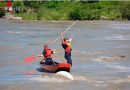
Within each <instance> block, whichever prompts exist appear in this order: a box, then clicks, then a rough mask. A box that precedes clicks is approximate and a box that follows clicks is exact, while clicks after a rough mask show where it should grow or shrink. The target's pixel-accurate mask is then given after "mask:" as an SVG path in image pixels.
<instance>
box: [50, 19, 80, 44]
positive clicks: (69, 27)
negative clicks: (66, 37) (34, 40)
mask: <svg viewBox="0 0 130 90" xmlns="http://www.w3.org/2000/svg"><path fill="white" fill-rule="evenodd" d="M77 21H78V20H76V21H75V22H73V23H72V24H71V25H70V26H69V27H68V28H67V29H66V30H65V31H63V32H62V33H61V34H60V35H59V36H58V37H57V38H56V39H55V40H54V41H53V42H52V43H51V45H53V44H54V43H55V42H56V41H57V40H58V39H59V38H60V37H61V36H62V35H63V34H64V33H65V32H67V31H68V30H69V29H70V28H71V27H72V26H73V25H74V24H75V23H76V22H77Z"/></svg>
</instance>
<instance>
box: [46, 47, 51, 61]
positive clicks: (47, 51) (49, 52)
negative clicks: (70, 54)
mask: <svg viewBox="0 0 130 90" xmlns="http://www.w3.org/2000/svg"><path fill="white" fill-rule="evenodd" d="M44 50H45V54H44V58H45V59H46V58H51V54H52V50H51V49H49V48H48V49H44Z"/></svg>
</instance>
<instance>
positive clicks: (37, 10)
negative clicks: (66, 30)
mask: <svg viewBox="0 0 130 90" xmlns="http://www.w3.org/2000/svg"><path fill="white" fill-rule="evenodd" d="M129 6H130V1H88V2H87V1H86V2H85V1H75V2H69V1H47V2H44V1H43V2H42V1H31V2H30V1H19V2H13V7H14V8H15V7H21V10H20V11H19V12H14V13H13V15H15V16H19V17H22V19H23V20H77V19H78V20H101V19H105V20H124V19H127V20H130V7H129Z"/></svg>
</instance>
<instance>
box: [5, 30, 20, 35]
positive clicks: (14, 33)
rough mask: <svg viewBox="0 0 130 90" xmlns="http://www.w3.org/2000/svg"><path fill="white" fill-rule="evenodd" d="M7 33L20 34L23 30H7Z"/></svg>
mask: <svg viewBox="0 0 130 90" xmlns="http://www.w3.org/2000/svg"><path fill="white" fill-rule="evenodd" d="M6 32H7V33H12V34H20V33H22V32H15V31H6Z"/></svg>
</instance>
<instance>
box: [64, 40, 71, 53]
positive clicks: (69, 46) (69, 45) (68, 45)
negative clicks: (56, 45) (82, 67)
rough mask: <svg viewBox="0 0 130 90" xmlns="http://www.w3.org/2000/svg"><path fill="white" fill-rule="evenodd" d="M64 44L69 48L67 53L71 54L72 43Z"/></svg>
mask: <svg viewBox="0 0 130 90" xmlns="http://www.w3.org/2000/svg"><path fill="white" fill-rule="evenodd" d="M64 44H65V45H66V46H67V47H66V48H65V51H66V52H70V51H71V50H72V44H71V43H70V42H65V43H64Z"/></svg>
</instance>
